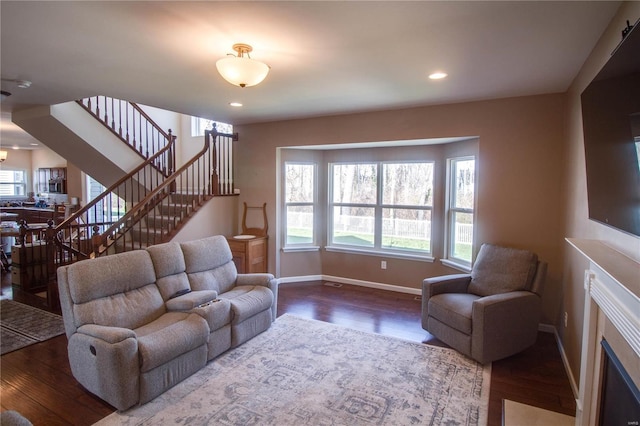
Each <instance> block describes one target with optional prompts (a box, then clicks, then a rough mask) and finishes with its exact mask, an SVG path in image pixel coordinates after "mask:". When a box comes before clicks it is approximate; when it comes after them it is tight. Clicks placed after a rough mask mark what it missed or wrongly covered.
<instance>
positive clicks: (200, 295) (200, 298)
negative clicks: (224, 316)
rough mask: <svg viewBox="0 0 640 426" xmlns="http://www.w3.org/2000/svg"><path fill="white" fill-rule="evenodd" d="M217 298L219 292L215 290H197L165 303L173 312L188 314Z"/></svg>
mask: <svg viewBox="0 0 640 426" xmlns="http://www.w3.org/2000/svg"><path fill="white" fill-rule="evenodd" d="M217 297H218V292H217V291H215V290H197V291H192V292H189V293H187V294H183V295H182V296H178V297H174V298H173V299H169V300H167V301H166V302H165V306H166V307H167V310H168V311H171V312H188V311H190V310H191V309H193V308H196V307H198V306H200V305H202V304H203V303H207V302H211V301H212V300H215V299H216V298H217Z"/></svg>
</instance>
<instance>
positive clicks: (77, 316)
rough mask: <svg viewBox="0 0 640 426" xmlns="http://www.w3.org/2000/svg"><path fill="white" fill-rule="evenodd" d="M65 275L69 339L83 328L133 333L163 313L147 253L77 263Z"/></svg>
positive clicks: (113, 256) (124, 254) (134, 253)
mask: <svg viewBox="0 0 640 426" xmlns="http://www.w3.org/2000/svg"><path fill="white" fill-rule="evenodd" d="M66 273H67V283H68V292H69V293H68V294H69V296H70V298H71V302H72V303H70V304H69V305H68V306H66V307H67V308H70V309H72V311H73V315H72V317H73V329H72V330H66V331H67V334H68V335H69V332H71V333H73V332H75V329H77V328H78V327H80V326H82V325H84V324H97V325H105V326H111V327H122V328H128V329H135V328H138V327H140V326H142V325H144V324H148V323H150V322H152V321H154V320H156V319H157V318H159V317H160V316H161V315H162V314H164V313H165V312H166V308H165V304H164V301H163V300H162V297H161V295H160V292H159V291H158V287H157V286H156V285H155V281H156V278H155V273H154V270H153V263H152V262H151V258H150V257H149V254H148V253H147V252H146V251H143V250H141V251H136V252H129V253H121V254H115V255H111V256H106V257H100V258H96V259H93V260H92V261H91V262H84V261H82V262H77V263H74V264H72V265H69V266H68V267H67V268H66ZM65 305H67V304H66V303H65ZM64 307H65V306H63V309H64ZM68 325H71V324H67V323H66V322H65V327H67V326H68Z"/></svg>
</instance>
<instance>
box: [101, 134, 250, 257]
mask: <svg viewBox="0 0 640 426" xmlns="http://www.w3.org/2000/svg"><path fill="white" fill-rule="evenodd" d="M233 140H237V135H231V134H223V133H217V131H216V129H215V128H214V129H213V130H211V131H206V132H205V137H204V146H203V147H202V149H201V151H200V152H199V153H198V154H196V155H195V156H194V157H193V158H192V159H191V160H189V161H188V162H187V163H185V164H184V165H183V166H182V167H180V168H179V169H178V170H176V172H175V173H174V174H173V175H172V176H170V177H168V178H167V179H166V180H165V181H164V182H162V183H160V184H159V185H158V186H157V187H155V188H154V190H153V191H151V192H150V193H148V194H147V196H146V197H145V198H144V199H143V200H141V201H140V202H139V203H137V204H136V205H135V206H133V207H132V208H131V209H130V210H128V211H127V212H126V214H125V215H124V216H123V217H121V218H120V219H119V220H118V221H116V222H114V223H113V224H112V225H111V226H109V227H108V228H107V229H105V230H104V231H102V232H100V230H99V229H94V232H93V234H92V244H93V250H92V252H93V253H92V255H93V256H100V255H105V254H112V253H119V252H123V251H128V250H136V249H142V248H146V247H149V246H151V245H154V244H160V243H163V242H166V241H169V240H170V239H171V238H172V237H173V236H174V235H175V234H176V233H177V232H178V231H179V230H180V229H181V228H182V226H184V224H185V223H186V221H187V220H188V219H189V218H190V217H191V216H193V215H194V214H195V213H196V212H197V211H198V209H199V208H200V207H201V206H202V205H203V204H204V203H205V202H206V201H208V200H209V199H211V198H212V197H213V196H216V195H232V194H233V181H232V176H231V174H230V172H229V170H232V169H231V164H230V159H231V158H232V156H231V147H232V141H233ZM219 151H224V152H225V156H224V158H225V159H224V161H222V159H221V158H220V157H219V156H218V152H219ZM221 174H222V175H224V177H223V178H221V177H220V175H221Z"/></svg>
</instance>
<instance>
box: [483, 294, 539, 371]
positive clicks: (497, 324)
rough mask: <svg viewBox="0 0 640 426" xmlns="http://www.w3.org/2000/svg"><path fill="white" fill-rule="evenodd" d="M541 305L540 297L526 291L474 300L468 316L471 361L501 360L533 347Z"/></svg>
mask: <svg viewBox="0 0 640 426" xmlns="http://www.w3.org/2000/svg"><path fill="white" fill-rule="evenodd" d="M541 306H542V303H541V300H540V297H539V296H538V295H537V294H535V293H532V292H529V291H512V292H508V293H501V294H495V295H492V296H486V297H481V298H480V299H478V300H476V301H474V302H473V308H472V314H471V315H472V323H473V329H474V333H473V334H472V337H471V353H472V355H473V356H474V358H475V357H476V356H478V358H476V359H479V360H490V359H491V360H492V359H500V358H503V357H504V356H508V355H510V354H513V353H515V352H518V351H519V350H522V349H526V348H527V347H529V346H531V345H533V344H534V343H535V341H536V338H537V335H538V325H539V322H540V313H541ZM503 354H504V356H503ZM481 362H484V361H481Z"/></svg>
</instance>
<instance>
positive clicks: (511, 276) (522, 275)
mask: <svg viewBox="0 0 640 426" xmlns="http://www.w3.org/2000/svg"><path fill="white" fill-rule="evenodd" d="M537 266H538V256H537V255H536V254H535V253H532V252H530V251H528V250H519V249H514V248H510V247H500V246H496V245H492V244H483V245H482V247H481V248H480V252H479V253H478V257H477V258H476V261H475V263H474V265H473V270H472V271H471V282H470V283H469V288H468V289H467V291H468V292H469V293H472V294H475V295H477V296H492V295H494V294H500V293H507V292H510V291H519V290H531V283H532V282H533V278H534V276H535V274H536V269H537Z"/></svg>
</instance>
